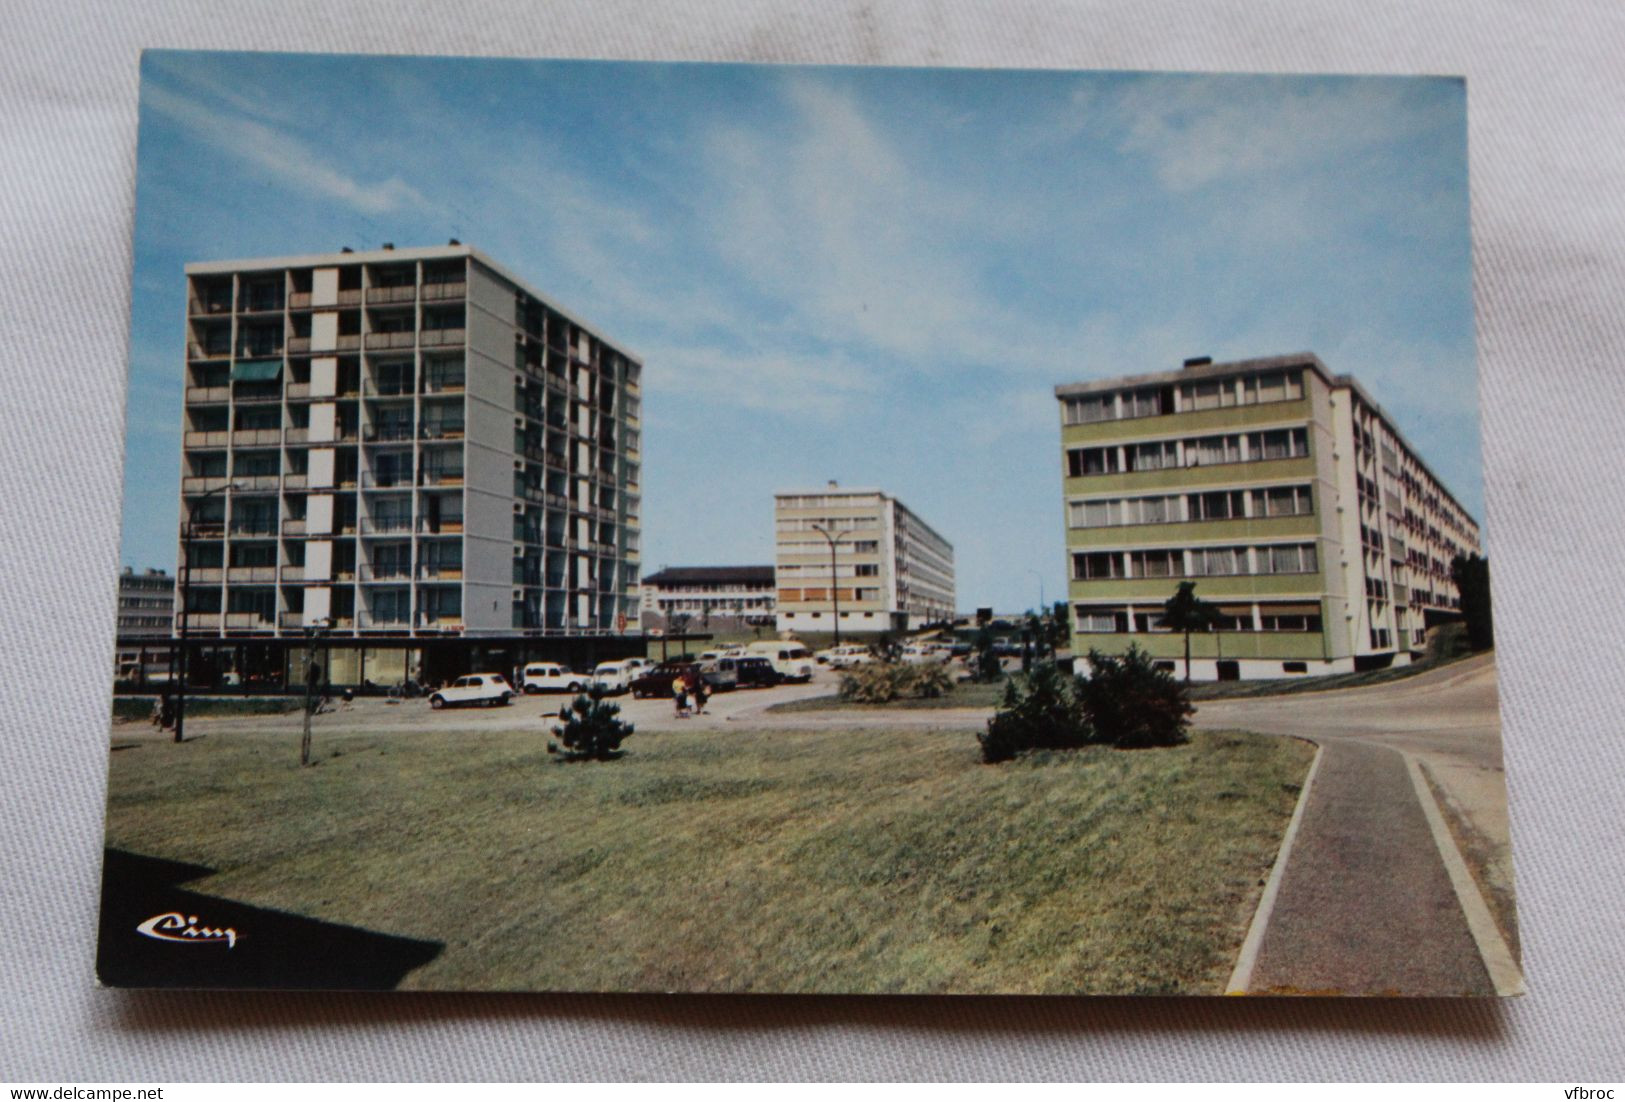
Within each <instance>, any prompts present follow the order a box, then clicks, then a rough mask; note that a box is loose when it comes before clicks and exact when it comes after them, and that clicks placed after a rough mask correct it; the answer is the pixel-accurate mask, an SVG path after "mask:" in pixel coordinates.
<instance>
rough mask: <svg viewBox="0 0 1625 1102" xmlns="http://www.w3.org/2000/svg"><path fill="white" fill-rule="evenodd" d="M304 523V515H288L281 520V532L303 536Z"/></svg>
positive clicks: (285, 534) (304, 530) (304, 532)
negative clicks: (285, 518)
mask: <svg viewBox="0 0 1625 1102" xmlns="http://www.w3.org/2000/svg"><path fill="white" fill-rule="evenodd" d="M301 477H302V476H301ZM306 523H307V522H306V520H305V518H304V517H289V518H288V519H287V520H285V521H283V522H282V534H283V535H284V536H303V535H305V534H306V531H307V529H306Z"/></svg>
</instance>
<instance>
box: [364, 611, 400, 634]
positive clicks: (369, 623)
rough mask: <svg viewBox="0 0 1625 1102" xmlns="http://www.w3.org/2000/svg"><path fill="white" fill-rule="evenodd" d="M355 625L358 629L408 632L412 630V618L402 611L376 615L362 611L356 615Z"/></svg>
mask: <svg viewBox="0 0 1625 1102" xmlns="http://www.w3.org/2000/svg"><path fill="white" fill-rule="evenodd" d="M355 626H356V630H358V631H393V632H408V631H411V630H412V620H411V618H410V617H408V616H406V615H405V614H404V613H401V614H398V613H384V614H382V615H377V614H374V613H371V612H363V613H360V614H358V615H357V616H356V625H355Z"/></svg>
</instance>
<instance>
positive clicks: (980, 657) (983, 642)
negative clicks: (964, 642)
mask: <svg viewBox="0 0 1625 1102" xmlns="http://www.w3.org/2000/svg"><path fill="white" fill-rule="evenodd" d="M974 646H975V650H974V653H973V654H972V655H971V661H970V668H971V676H972V677H973V678H975V679H976V680H977V681H980V682H982V683H983V684H988V685H991V684H992V683H993V682H995V681H997V680H999V678H1001V677H1003V676H1004V663H1003V662H1001V661H999V652H998V648H997V647H995V646H994V644H993V632H992V630H991V629H989V628H985V627H984V628H983V629H982V630H981V631H978V632H977V633H976V643H975V644H974Z"/></svg>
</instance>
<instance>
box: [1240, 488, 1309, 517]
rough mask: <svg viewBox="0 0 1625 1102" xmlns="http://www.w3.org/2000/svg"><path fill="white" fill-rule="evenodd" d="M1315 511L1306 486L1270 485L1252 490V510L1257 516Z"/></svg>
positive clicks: (1302, 513)
mask: <svg viewBox="0 0 1625 1102" xmlns="http://www.w3.org/2000/svg"><path fill="white" fill-rule="evenodd" d="M1314 511H1315V505H1314V498H1313V496H1312V494H1311V492H1310V488H1309V487H1308V486H1271V487H1269V488H1268V489H1264V490H1254V491H1253V512H1254V514H1255V515H1257V516H1265V517H1290V516H1303V515H1307V514H1309V513H1313V512H1314Z"/></svg>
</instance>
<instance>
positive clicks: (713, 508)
mask: <svg viewBox="0 0 1625 1102" xmlns="http://www.w3.org/2000/svg"><path fill="white" fill-rule="evenodd" d="M1465 112H1466V93H1465V87H1464V85H1463V84H1462V83H1461V82H1460V81H1458V80H1454V79H1449V78H1361V77H1252V76H1204V75H1180V74H1169V75H1159V74H1131V73H1068V72H1040V71H1016V72H1011V71H1002V72H1001V71H978V70H934V69H917V70H910V69H852V68H796V67H765V66H742V65H741V66H721V65H691V64H685V65H648V64H630V63H602V62H540V61H502V60H477V59H428V58H386V57H354V56H350V57H339V56H319V55H274V54H203V53H175V52H149V53H147V54H146V55H145V57H144V59H143V64H142V90H141V129H140V151H139V159H138V166H137V202H136V228H135V269H134V290H133V295H134V301H133V312H132V323H131V339H130V358H131V376H130V402H129V413H128V441H127V459H126V477H125V494H124V501H125V509H124V536H123V556H124V560H125V562H127V563H129V564H131V565H134V566H138V567H141V566H168V567H172V566H173V564H174V561H175V546H174V532H175V526H176V515H177V508H178V506H177V494H178V489H179V487H178V482H179V432H180V404H181V369H182V349H183V340H184V334H183V314H184V305H183V304H184V280H183V273H182V267H183V265H184V264H186V263H187V262H188V261H193V260H212V259H229V258H235V257H248V256H261V255H290V254H299V253H316V252H330V251H333V250H336V249H337V248H339V247H340V246H343V245H350V246H352V247H355V248H357V249H361V248H376V247H377V246H378V245H379V244H381V243H383V242H385V241H392V242H394V243H396V244H397V245H399V246H402V247H405V246H409V245H428V244H441V243H444V242H445V241H446V240H447V239H448V238H450V237H456V238H459V239H460V240H462V241H463V242H465V243H467V244H471V245H474V246H476V247H477V248H479V249H481V250H483V251H484V252H486V253H488V254H489V255H490V256H492V257H493V258H494V259H496V260H497V261H498V262H500V263H502V264H503V265H505V266H506V267H508V268H510V269H511V270H513V271H514V272H515V273H516V274H517V275H519V276H520V277H522V278H524V279H525V280H527V281H528V282H529V283H531V284H532V285H533V286H534V287H535V288H536V289H537V290H539V291H540V292H541V293H542V294H543V295H544V296H549V297H553V298H556V299H557V300H558V301H559V302H560V303H561V304H562V305H564V306H566V307H567V308H570V309H573V310H575V311H578V312H580V313H581V314H582V315H584V316H585V317H586V318H587V319H589V320H591V321H592V322H594V323H596V324H597V325H599V326H601V327H602V328H603V329H604V330H605V332H606V333H607V334H608V335H610V336H611V338H612V339H616V340H619V341H621V342H623V343H624V344H626V345H628V346H629V347H631V348H632V349H634V350H635V351H637V352H638V353H639V354H641V355H642V356H643V358H644V361H645V376H644V378H645V403H644V413H645V417H644V421H645V427H644V540H643V547H644V565H645V569H646V570H652V569H655V568H657V567H659V566H661V565H663V564H672V565H676V564H698V563H745V562H762V563H766V562H771V561H772V556H773V546H772V531H771V527H772V495H773V492H774V491H775V490H778V489H783V488H787V487H796V486H805V485H821V484H822V483H823V482H824V481H826V480H828V479H838V480H840V481H841V482H842V483H843V484H846V485H877V486H881V487H883V488H885V489H886V490H888V491H889V492H891V493H893V494H895V495H896V496H898V497H899V498H901V499H902V500H903V501H904V502H905V503H907V504H908V505H909V506H910V507H911V508H913V509H914V510H915V511H916V512H917V513H919V514H920V515H921V516H923V517H924V518H925V519H926V520H927V521H928V522H929V523H931V524H932V525H933V526H934V527H936V528H937V529H938V530H939V531H940V532H942V534H943V535H944V536H945V537H946V538H947V539H948V540H950V541H951V542H952V543H953V544H954V546H955V552H956V565H957V569H958V580H959V603H960V605H961V607H964V608H971V607H974V606H976V605H981V604H992V605H995V606H997V607H999V608H1000V609H1016V608H1023V607H1027V606H1029V605H1033V604H1035V603H1036V602H1037V599H1038V594H1039V588H1040V585H1042V587H1043V590H1044V593H1045V596H1047V597H1049V598H1050V599H1055V598H1057V597H1059V596H1061V595H1062V594H1063V592H1064V589H1063V587H1064V565H1065V564H1064V556H1063V535H1064V533H1063V527H1062V510H1061V489H1060V450H1059V444H1058V441H1059V418H1058V415H1057V412H1056V406H1055V401H1054V397H1053V388H1054V386H1055V385H1056V384H1057V383H1066V382H1077V381H1084V380H1089V379H1097V378H1104V377H1109V376H1115V375H1123V374H1133V373H1140V372H1146V371H1157V370H1166V369H1170V368H1174V367H1177V366H1178V365H1179V362H1180V361H1181V360H1182V359H1184V358H1186V357H1188V356H1195V355H1211V356H1213V357H1214V358H1215V359H1219V360H1223V359H1239V358H1245V357H1251V356H1262V355H1274V354H1278V353H1286V352H1296V351H1302V350H1310V351H1314V352H1316V353H1318V354H1319V355H1320V357H1321V358H1322V359H1323V360H1324V361H1325V362H1326V363H1327V365H1328V366H1329V367H1330V368H1331V369H1332V370H1333V371H1334V372H1339V373H1351V374H1353V375H1355V376H1356V377H1357V378H1358V379H1360V380H1361V382H1362V383H1363V384H1365V386H1366V388H1367V389H1368V390H1369V391H1371V393H1372V394H1373V396H1374V397H1376V399H1377V400H1378V401H1379V402H1381V403H1382V404H1383V405H1384V406H1385V407H1386V408H1387V409H1388V410H1389V412H1390V413H1392V414H1393V415H1394V416H1395V417H1396V418H1397V420H1398V421H1399V425H1400V428H1401V431H1403V432H1404V433H1405V434H1406V436H1407V437H1409V438H1410V440H1411V441H1412V443H1413V444H1414V445H1416V446H1417V447H1418V448H1419V450H1420V451H1421V453H1422V455H1423V457H1424V458H1425V459H1426V460H1427V461H1428V463H1429V464H1430V465H1431V466H1432V467H1433V469H1434V470H1435V471H1436V473H1438V474H1439V476H1440V477H1441V478H1443V479H1444V480H1445V482H1446V484H1447V485H1448V486H1449V487H1450V488H1451V489H1452V490H1453V491H1454V492H1455V493H1456V495H1457V496H1458V497H1459V498H1460V500H1461V501H1462V503H1463V504H1464V505H1465V506H1466V507H1467V508H1468V510H1469V511H1471V512H1472V513H1473V514H1474V516H1475V517H1477V518H1478V519H1479V520H1480V522H1481V523H1482V522H1483V519H1484V517H1483V484H1482V476H1481V470H1480V461H1479V446H1478V409H1477V373H1476V370H1475V366H1474V344H1473V320H1472V284H1471V258H1470V245H1469V231H1468V201H1467V157H1466V114H1465Z"/></svg>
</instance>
